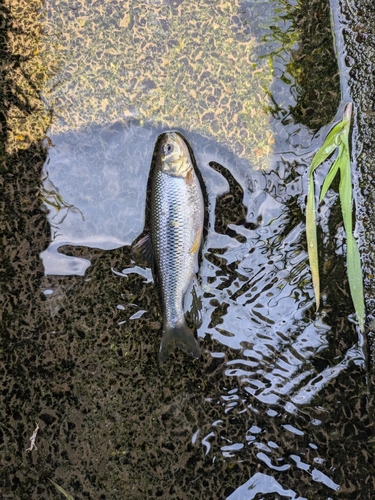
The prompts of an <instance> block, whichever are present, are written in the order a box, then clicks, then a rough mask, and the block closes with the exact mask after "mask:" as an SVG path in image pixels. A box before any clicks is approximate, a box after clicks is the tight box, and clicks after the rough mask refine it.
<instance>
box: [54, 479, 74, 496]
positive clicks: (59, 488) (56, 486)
mask: <svg viewBox="0 0 375 500" xmlns="http://www.w3.org/2000/svg"><path fill="white" fill-rule="evenodd" d="M48 481H49V482H51V483H52V484H53V485H54V487H55V488H56V489H57V490H58V491H59V492H60V493H62V494H63V495H64V497H65V498H67V499H68V500H74V497H72V495H71V494H70V493H68V492H67V491H65V490H64V488H61V486H59V485H58V484H56V483H55V481H52V479H48Z"/></svg>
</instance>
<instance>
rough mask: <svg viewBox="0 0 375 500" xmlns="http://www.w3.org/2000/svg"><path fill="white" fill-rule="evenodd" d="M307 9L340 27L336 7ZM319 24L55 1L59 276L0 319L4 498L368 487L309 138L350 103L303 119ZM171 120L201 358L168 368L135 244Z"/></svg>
mask: <svg viewBox="0 0 375 500" xmlns="http://www.w3.org/2000/svg"><path fill="white" fill-rule="evenodd" d="M310 3H311V2H310ZM313 4H314V5H315V4H317V7H319V9H317V10H316V12H318V13H319V16H320V17H322V18H324V23H327V22H328V17H327V16H328V10H327V6H328V4H326V3H325V2H320V1H319V2H317V1H316V2H313ZM301 12H304V13H305V14H306V17H303V16H301ZM311 12H312V11H311V10H310V9H309V8H307V3H306V2H299V3H298V4H296V5H294V4H292V3H290V4H289V3H288V4H287V3H286V2H284V1H281V0H280V1H277V0H274V1H272V2H271V1H269V2H258V1H248V0H246V1H244V2H241V3H239V4H234V3H233V2H224V4H220V5H219V4H215V3H212V2H206V4H205V5H204V6H202V5H200V4H198V3H196V2H193V1H187V0H185V1H182V2H180V1H162V0H161V1H154V2H143V3H142V2H136V3H135V4H134V5H132V6H130V4H128V3H126V2H125V3H121V5H120V4H119V3H117V2H115V1H111V2H107V3H103V2H100V1H93V2H78V3H77V5H74V6H72V5H70V4H68V3H65V2H58V1H57V0H56V1H54V2H47V3H46V6H45V10H44V11H43V16H45V19H46V21H45V22H46V32H45V37H46V40H47V41H48V43H47V44H46V46H45V47H44V50H45V51H46V50H47V49H50V53H49V54H45V60H46V64H47V65H48V64H50V63H51V61H52V60H53V58H54V57H56V54H58V55H59V58H57V59H58V64H57V63H56V68H55V71H54V76H53V77H52V78H51V79H50V80H49V83H48V85H47V86H46V88H45V90H44V94H43V99H44V102H45V105H46V106H47V107H50V108H51V109H53V111H54V113H56V116H55V123H54V125H53V127H52V128H51V129H50V131H49V133H48V134H49V141H48V143H49V146H48V158H47V160H46V161H45V162H44V166H43V172H42V179H43V180H44V184H43V187H42V190H41V196H42V200H43V202H44V208H45V213H44V214H39V212H38V217H39V219H40V220H39V219H38V220H39V225H43V223H44V220H45V214H46V217H47V220H48V222H49V227H50V242H49V244H46V245H45V248H44V249H43V251H42V252H41V258H42V261H43V266H44V274H45V275H44V277H43V278H41V277H40V274H41V273H40V268H38V265H39V260H38V259H37V255H36V252H35V255H34V256H33V259H34V260H32V259H31V260H32V262H31V263H30V262H28V261H26V264H27V265H25V266H24V269H23V270H22V271H20V270H19V269H18V268H17V272H16V273H15V274H17V273H20V276H22V280H20V282H19V283H18V282H17V283H18V285H15V288H14V290H15V291H14V292H13V293H14V296H13V295H12V293H11V292H9V297H10V299H9V303H8V305H7V309H6V310H7V311H10V312H11V313H12V314H13V316H12V314H8V312H7V315H8V316H9V317H10V316H12V319H11V320H9V324H10V325H11V326H10V327H9V329H8V334H7V335H8V336H7V339H8V340H7V341H8V344H7V352H9V354H8V358H7V360H6V364H5V365H4V366H5V370H3V372H4V373H5V374H6V375H4V376H5V379H6V380H7V381H8V383H7V387H6V389H4V393H3V394H4V396H3V397H4V398H5V399H6V403H7V404H8V405H9V416H8V419H7V422H9V429H8V430H7V434H5V432H4V435H6V436H8V437H7V438H6V439H7V450H9V451H7V454H6V456H5V462H6V477H7V479H6V481H7V491H6V494H7V495H8V496H7V497H5V498H15V496H14V495H16V497H17V498H38V499H44V498H45V499H47V498H50V497H51V491H52V490H51V489H50V488H51V486H50V484H49V483H48V481H47V480H46V479H48V478H51V479H53V480H54V481H55V482H56V483H58V484H61V485H62V486H63V487H64V489H66V490H67V491H69V492H70V493H71V494H72V495H73V496H74V497H76V498H81V497H82V498H103V499H106V498H108V499H123V498H127V499H142V500H143V499H144V498H150V499H154V498H171V499H172V498H173V499H174V498H175V499H181V498H215V499H228V500H229V499H230V500H240V499H246V500H248V499H260V498H275V499H276V498H292V499H308V498H322V499H323V498H324V499H325V498H327V499H328V498H349V497H350V495H351V492H352V491H353V487H352V484H353V481H354V482H355V486H354V488H356V489H357V491H358V492H359V493H358V494H359V495H360V492H361V491H362V483H361V481H362V479H364V478H365V476H366V474H367V471H368V469H369V466H368V463H367V461H366V457H365V455H366V453H367V449H368V448H366V447H367V426H368V416H367V406H366V397H367V394H366V386H365V379H364V376H363V372H362V370H363V355H362V352H361V350H360V349H359V348H358V345H357V340H358V339H357V334H356V329H355V325H354V324H353V323H351V322H350V321H348V315H349V314H350V313H351V312H352V309H351V308H352V306H351V302H350V299H349V300H348V294H347V290H346V288H345V286H346V285H345V282H344V280H343V276H344V275H345V269H344V266H343V262H342V255H341V252H342V250H340V249H337V248H336V245H335V244H334V243H332V242H334V241H335V237H336V234H337V233H336V228H334V227H332V228H330V227H328V226H327V228H326V229H327V231H328V232H329V236H332V237H331V238H329V239H330V241H331V245H330V246H328V247H327V250H326V255H325V258H324V261H325V262H327V266H326V269H325V275H324V278H323V290H324V300H323V306H322V308H321V310H320V312H319V314H316V313H315V304H314V299H313V290H312V285H311V277H310V272H309V268H308V265H307V252H306V243H305V236H304V209H305V195H306V171H307V167H308V164H309V161H310V159H311V156H312V153H313V151H314V150H315V149H316V147H317V145H318V143H319V137H314V135H313V130H315V128H316V127H317V126H318V125H321V124H322V123H323V122H324V120H323V118H322V117H326V116H329V117H331V115H332V109H333V108H334V106H333V105H332V108H331V109H330V111H327V109H325V110H324V112H321V113H322V114H320V111H319V109H315V110H314V113H313V114H311V113H310V112H307V111H306V110H308V109H311V106H315V104H314V103H315V102H316V100H315V98H314V99H311V102H310V105H307V104H306V103H307V101H308V97H307V96H308V93H303V91H302V90H303V89H302V86H303V82H304V78H306V75H305V76H303V74H302V73H303V71H304V70H305V69H304V68H306V67H307V66H308V63H306V61H305V58H306V59H308V53H307V52H306V50H307V49H306V47H304V43H305V42H304V39H303V37H304V36H307V35H306V33H307V34H308V33H311V30H312V26H314V25H318V26H319V27H321V26H322V25H321V24H319V19H318V18H319V16H318V15H317V17H316V16H315V15H314V16H312V15H311ZM309 13H310V14H309ZM293 16H294V17H293ZM309 16H310V17H309ZM322 23H323V21H322ZM324 23H323V24H324ZM325 25H326V24H324V26H325ZM306 26H308V27H309V29H305V28H306ZM309 30H310V31H309ZM197 33H198V34H199V35H200V38H204V39H202V45H201V46H200V38H199V36H197ZM202 33H203V34H207V37H206V36H204V37H202V36H201V35H202ZM94 34H95V36H94ZM309 40H310V42H311V43H313V41H312V40H311V39H309ZM318 42H319V41H318V40H316V44H317V49H319V43H318ZM209 47H210V48H209ZM308 47H310V45H308ZM318 52H319V51H318ZM325 53H326V54H329V53H331V55H332V47H331V46H330V48H329V49H327V50H326V52H325ZM296 59H298V61H299V65H297V66H296V65H294V63H295V61H296ZM230 61H233V65H232V63H231V62H230ZM301 61H302V62H301ZM305 63H306V64H305ZM304 65H305V66H304ZM330 65H331V66H329V67H333V66H334V65H335V61H334V60H333V61H332V60H331V61H330ZM204 68H206V70H207V74H206V73H205V72H204V71H203V69H204ZM314 71H315V73H316V74H320V73H319V72H320V71H322V70H321V68H320V67H315V69H314ZM257 75H258V76H257ZM327 78H328V77H327V75H325V74H324V78H322V82H323V83H324V82H327V81H328V79H327ZM297 80H298V81H297ZM163 82H164V83H163ZM332 82H333V83H332ZM297 83H298V85H297ZM324 85H325V83H324ZM330 85H331V87H330V92H333V91H334V92H336V95H335V99H337V98H338V90H337V88H336V87H335V85H334V80H330ZM316 88H318V87H316ZM301 89H302V90H301ZM332 89H333V90H332ZM116 91H117V93H116ZM323 91H324V88H319V92H323ZM302 101H303V102H302ZM301 102H302V104H301ZM335 102H336V101H335ZM311 103H313V104H311ZM272 106H274V107H272ZM309 106H310V107H309ZM267 109H268V110H270V111H271V112H268V111H267V112H266V111H265V110H267ZM190 111H191V112H190ZM305 111H306V113H305ZM205 116H206V118H205V119H203V118H204V117H205ZM170 127H174V128H177V129H178V130H180V131H181V132H182V133H183V134H184V135H185V136H186V138H187V140H188V141H189V144H190V145H191V147H192V149H193V151H194V155H195V158H196V161H197V165H198V167H199V170H200V172H201V175H202V178H203V181H204V184H205V187H206V192H207V211H208V214H207V215H208V216H207V221H208V222H207V224H208V227H207V235H206V238H205V242H204V247H203V250H202V259H201V266H200V271H199V287H200V297H201V299H202V313H203V314H202V318H203V322H202V324H201V325H200V327H199V328H198V332H197V334H198V337H199V342H200V345H201V348H202V353H203V356H202V360H200V361H198V362H195V361H193V360H191V359H190V358H187V357H185V356H184V354H183V353H176V355H175V357H174V358H173V359H172V360H171V362H170V363H168V365H167V366H166V367H163V368H160V367H159V365H158V363H157V352H158V348H159V343H160V334H161V314H160V303H159V298H158V293H157V289H156V287H155V284H154V283H153V279H152V275H151V271H150V269H148V268H142V267H141V266H139V265H135V264H134V263H133V262H132V259H131V254H130V245H131V244H132V242H133V241H134V240H135V239H136V238H137V237H138V235H139V234H140V233H141V232H142V231H143V228H144V223H145V208H146V198H147V180H148V175H149V170H150V165H151V162H152V154H153V150H154V145H155V141H156V138H157V137H158V135H159V134H160V133H161V132H162V131H165V130H166V129H168V128H170ZM28 161H29V162H31V160H30V158H29V157H28ZM34 187H35V186H34ZM332 198H334V196H332ZM326 210H327V211H329V212H331V213H332V214H333V216H334V215H335V205H334V202H332V203H331V204H330V205H329V206H327V209H326ZM34 226H35V227H39V226H38V224H36V223H35V224H33V227H32V228H31V229H30V231H31V233H30V231H29V233H27V234H28V237H29V238H30V239H32V238H33V237H34V236H33V234H34V233H33V231H34ZM37 234H39V233H37ZM35 238H37V237H36V236H35ZM336 253H337V255H336ZM35 269H37V270H36V271H35ZM22 273H23V274H22ZM30 283H31V284H30ZM35 283H37V284H36V285H35ZM332 284H334V286H332ZM28 287H29V288H28ZM33 287H34V288H37V287H39V292H41V293H35V290H34V288H33ZM25 289H26V290H29V289H30V290H33V292H27V293H26V291H25ZM17 301H20V302H21V303H22V307H19V306H18V305H17V304H18V302H17ZM8 316H7V317H8ZM34 420H37V421H38V422H39V424H40V431H39V434H38V439H37V446H38V454H36V453H34V452H33V454H30V455H29V456H28V458H27V460H26V458H25V454H24V448H26V446H25V447H24V446H23V444H24V442H26V441H27V437H28V436H29V435H31V431H32V429H33V428H34V427H35V425H34ZM4 421H5V420H4ZM362 450H365V454H363V453H362ZM35 478H37V479H35ZM348 478H349V479H348ZM353 478H354V479H353ZM363 488H364V489H363V491H366V487H363ZM30 491H31V493H30ZM13 493H14V495H13ZM53 494H55V492H54V493H53ZM12 495H13V496H12ZM340 495H341V496H340ZM348 495H349V497H348ZM353 498H354V497H353ZM356 498H361V497H360V496H357V497H356ZM363 498H365V496H364V497H363Z"/></svg>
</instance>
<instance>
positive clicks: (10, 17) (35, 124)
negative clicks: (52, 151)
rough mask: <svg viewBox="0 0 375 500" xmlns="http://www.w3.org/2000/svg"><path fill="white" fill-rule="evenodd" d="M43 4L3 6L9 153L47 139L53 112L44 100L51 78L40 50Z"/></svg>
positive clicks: (15, 0) (20, 0)
mask: <svg viewBox="0 0 375 500" xmlns="http://www.w3.org/2000/svg"><path fill="white" fill-rule="evenodd" d="M41 6H42V2H40V1H39V0H29V1H27V2H26V1H25V0H4V5H3V7H2V14H3V17H2V19H3V21H4V23H3V26H2V34H1V36H2V47H3V52H2V54H1V73H2V82H1V84H2V94H3V96H4V101H3V103H4V108H5V115H6V140H5V149H6V152H7V153H12V152H14V151H17V150H20V149H27V148H28V147H29V146H30V144H31V143H33V142H37V141H40V140H41V139H43V138H44V136H45V133H46V130H47V128H48V126H49V123H50V114H49V112H48V111H47V110H46V108H45V106H44V105H43V103H42V102H41V100H40V93H41V91H42V89H43V88H44V85H45V83H46V81H47V80H48V74H47V71H46V68H45V66H44V63H43V60H42V57H41V54H40V46H41V43H42V29H43V28H42V25H41V23H40V18H39V9H40V8H41ZM4 132H5V131H4Z"/></svg>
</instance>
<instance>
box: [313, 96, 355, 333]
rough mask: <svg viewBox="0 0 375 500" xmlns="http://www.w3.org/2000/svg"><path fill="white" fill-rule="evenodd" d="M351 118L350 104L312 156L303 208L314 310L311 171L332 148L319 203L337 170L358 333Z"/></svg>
mask: <svg viewBox="0 0 375 500" xmlns="http://www.w3.org/2000/svg"><path fill="white" fill-rule="evenodd" d="M351 115H352V104H351V103H349V104H347V105H346V107H345V111H344V116H343V119H342V120H341V122H340V123H338V124H337V125H335V126H334V127H333V128H332V130H331V131H330V132H329V134H328V135H327V137H326V139H325V141H324V144H323V146H322V147H321V148H320V149H319V151H318V152H317V153H316V154H315V156H314V158H313V160H312V162H311V165H310V169H309V178H308V192H307V205H306V237H307V246H308V254H309V262H310V267H311V275H312V282H313V287H314V294H315V300H316V308H317V309H318V308H319V303H320V278H319V262H318V242H317V231H316V209H315V192H314V176H313V173H314V170H315V169H316V168H317V167H318V166H319V165H321V164H322V163H323V162H324V161H325V160H326V159H327V158H328V157H329V156H330V155H331V154H332V153H333V152H334V150H335V149H336V148H339V151H338V155H337V158H336V160H335V161H334V163H333V165H332V166H331V168H330V170H329V172H328V174H327V176H326V178H325V180H324V182H323V186H322V190H321V194H320V197H319V202H321V201H322V199H323V198H324V196H325V195H326V193H327V190H328V189H329V187H330V185H331V184H332V181H333V179H334V178H335V176H336V174H337V171H338V170H340V185H339V195H340V204H341V212H342V218H343V222H344V229H345V233H346V240H347V252H346V253H347V258H346V263H347V272H348V279H349V289H350V294H351V297H352V300H353V304H354V309H355V311H356V313H357V318H358V323H359V327H360V329H361V330H363V328H364V322H365V305H364V304H365V302H364V294H363V279H362V268H361V259H360V254H359V250H358V246H357V243H356V241H355V239H354V236H353V233H352V231H353V218H352V217H353V214H352V209H353V207H352V177H351V168H350V150H349V131H350V122H351Z"/></svg>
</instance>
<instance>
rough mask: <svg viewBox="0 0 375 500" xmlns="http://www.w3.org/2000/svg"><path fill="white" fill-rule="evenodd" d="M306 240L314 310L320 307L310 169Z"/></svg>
mask: <svg viewBox="0 0 375 500" xmlns="http://www.w3.org/2000/svg"><path fill="white" fill-rule="evenodd" d="M306 239H307V252H308V255H309V262H310V269H311V278H312V283H313V288H314V295H315V302H316V310H318V309H319V305H320V277H319V261H318V236H317V231H316V208H315V189H314V177H313V175H312V170H311V168H310V173H309V179H308V190H307V204H306Z"/></svg>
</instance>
